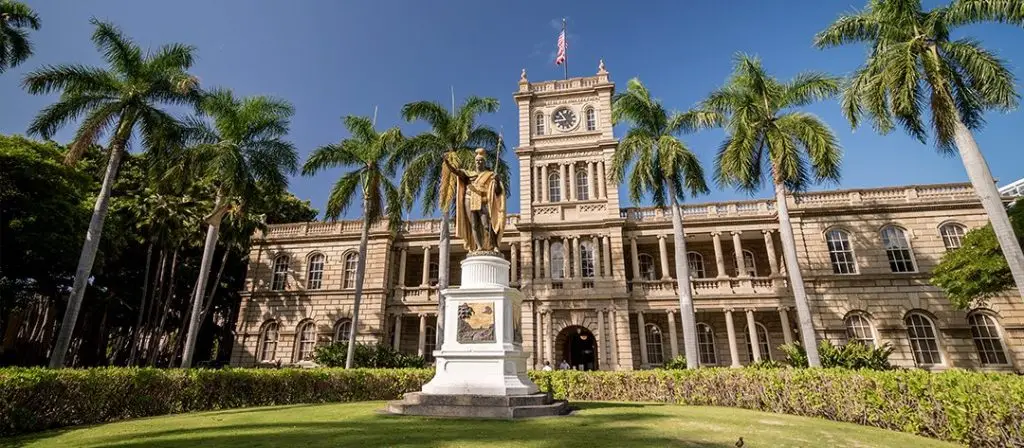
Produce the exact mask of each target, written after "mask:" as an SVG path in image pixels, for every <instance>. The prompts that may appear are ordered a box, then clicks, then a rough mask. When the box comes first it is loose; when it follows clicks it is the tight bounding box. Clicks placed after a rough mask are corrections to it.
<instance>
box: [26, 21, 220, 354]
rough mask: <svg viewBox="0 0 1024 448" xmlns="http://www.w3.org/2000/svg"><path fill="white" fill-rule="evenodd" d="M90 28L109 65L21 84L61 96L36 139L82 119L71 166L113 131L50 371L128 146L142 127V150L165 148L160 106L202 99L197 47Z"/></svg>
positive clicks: (35, 129) (37, 126) (50, 73)
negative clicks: (145, 47) (144, 43)
mask: <svg viewBox="0 0 1024 448" xmlns="http://www.w3.org/2000/svg"><path fill="white" fill-rule="evenodd" d="M92 24H93V25H95V27H96V31H95V32H94V33H93V37H92V40H93V42H94V43H95V44H96V47H97V48H98V49H99V51H100V52H101V53H103V57H104V59H105V60H106V62H107V64H108V67H106V68H100V67H89V66H83V65H59V66H48V67H44V68H42V69H39V70H37V71H34V72H32V73H29V74H28V75H27V76H26V77H25V79H24V82H23V84H24V86H25V88H26V89H27V90H28V91H29V92H30V93H32V94H49V93H52V92H60V93H61V96H60V98H59V99H58V100H57V102H56V103H54V104H52V105H50V106H47V107H46V108H45V109H43V110H42V111H41V112H40V113H39V115H37V116H36V118H35V119H34V120H33V121H32V124H31V125H30V126H29V132H30V133H32V134H37V135H40V136H42V137H43V138H47V139H48V138H50V137H52V136H53V135H54V134H55V133H56V132H57V131H58V130H59V129H60V128H62V127H64V126H65V125H67V124H68V123H70V122H72V121H75V120H78V119H81V121H80V125H79V128H78V132H77V133H76V134H75V140H74V142H73V143H72V144H71V146H70V147H69V150H68V153H67V157H66V161H67V162H68V163H74V162H75V161H77V160H78V159H79V158H80V157H81V156H82V153H83V152H84V151H85V150H86V148H88V147H90V146H91V145H93V144H94V143H95V142H96V141H97V140H98V139H99V138H100V137H101V136H102V135H104V134H105V133H107V132H110V133H111V135H110V142H109V145H108V150H109V157H108V161H107V168H106V172H105V174H104V176H103V183H102V185H101V186H100V192H99V195H98V196H97V198H96V206H95V208H94V209H93V214H92V219H91V220H90V222H89V230H88V231H87V233H86V237H85V243H84V244H83V245H82V255H81V258H80V259H79V262H78V269H77V270H76V272H75V282H74V285H73V286H72V288H71V294H70V297H69V298H68V306H67V311H66V312H65V314H64V321H63V323H62V325H61V329H60V335H59V336H58V338H57V343H56V345H55V347H54V350H53V354H52V356H51V357H50V367H52V368H58V367H62V366H63V365H64V357H65V355H66V354H67V349H68V345H69V344H70V343H71V336H72V333H73V331H74V328H75V322H76V321H77V318H78V312H79V310H80V309H81V306H82V297H83V296H84V294H85V288H86V285H87V282H88V279H89V276H90V271H91V269H92V265H93V262H94V261H95V259H96V251H97V249H98V247H99V240H100V238H101V236H102V233H103V221H104V219H105V218H106V216H107V209H108V207H109V202H110V191H111V189H112V188H113V184H114V179H115V178H116V177H117V170H118V167H119V166H120V162H121V158H122V157H123V156H124V154H125V152H126V150H127V149H128V143H129V142H130V141H131V140H132V136H133V134H135V131H136V129H138V131H139V135H140V137H141V142H142V144H143V146H144V147H146V148H149V149H153V148H155V147H159V146H160V145H158V144H157V142H159V141H166V140H168V139H169V138H173V137H174V136H173V135H168V134H167V132H166V130H168V129H173V128H174V127H175V124H176V120H175V119H174V117H172V116H171V115H169V114H168V113H167V112H165V111H163V110H161V109H160V107H159V106H161V105H185V106H195V105H197V104H198V100H199V98H200V94H199V89H198V81H197V79H196V78H195V77H194V76H192V75H190V74H189V73H188V69H189V68H191V66H192V62H193V52H194V49H193V48H192V47H190V46H186V45H181V44H170V45H165V46H163V47H160V48H159V49H157V50H156V51H155V52H150V53H145V54H144V53H143V52H142V49H141V48H139V46H138V45H137V44H135V43H134V42H132V41H131V39H129V38H128V37H127V36H125V35H124V34H122V33H121V31H120V30H119V29H118V28H117V27H115V26H114V25H111V24H109V23H105V22H100V21H97V20H95V19H94V20H93V21H92Z"/></svg>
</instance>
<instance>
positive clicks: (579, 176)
mask: <svg viewBox="0 0 1024 448" xmlns="http://www.w3.org/2000/svg"><path fill="white" fill-rule="evenodd" d="M587 199H590V189H589V188H587V170H586V169H582V168H579V167H577V169H576V200H579V201H586V200H587Z"/></svg>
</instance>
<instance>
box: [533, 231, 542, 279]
mask: <svg viewBox="0 0 1024 448" xmlns="http://www.w3.org/2000/svg"><path fill="white" fill-rule="evenodd" d="M540 249H541V245H540V239H534V240H533V278H541V277H543V275H542V274H541V272H542V271H541V269H543V268H542V267H541V259H542V255H541V253H540Z"/></svg>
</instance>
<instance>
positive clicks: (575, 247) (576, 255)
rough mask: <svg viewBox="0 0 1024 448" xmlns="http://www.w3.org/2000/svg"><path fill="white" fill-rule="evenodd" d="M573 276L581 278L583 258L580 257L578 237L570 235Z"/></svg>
mask: <svg viewBox="0 0 1024 448" xmlns="http://www.w3.org/2000/svg"><path fill="white" fill-rule="evenodd" d="M572 257H573V260H575V261H576V262H575V263H573V265H572V267H573V277H575V278H583V258H582V257H580V237H578V236H574V237H572Z"/></svg>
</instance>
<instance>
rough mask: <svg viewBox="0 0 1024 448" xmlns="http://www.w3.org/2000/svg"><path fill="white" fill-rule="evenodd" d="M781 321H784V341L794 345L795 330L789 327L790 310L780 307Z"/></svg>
mask: <svg viewBox="0 0 1024 448" xmlns="http://www.w3.org/2000/svg"><path fill="white" fill-rule="evenodd" d="M779 320H780V321H782V339H783V340H784V341H785V342H786V343H787V344H792V343H793V328H792V327H791V326H790V325H789V308H786V307H784V306H782V307H779Z"/></svg>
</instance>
